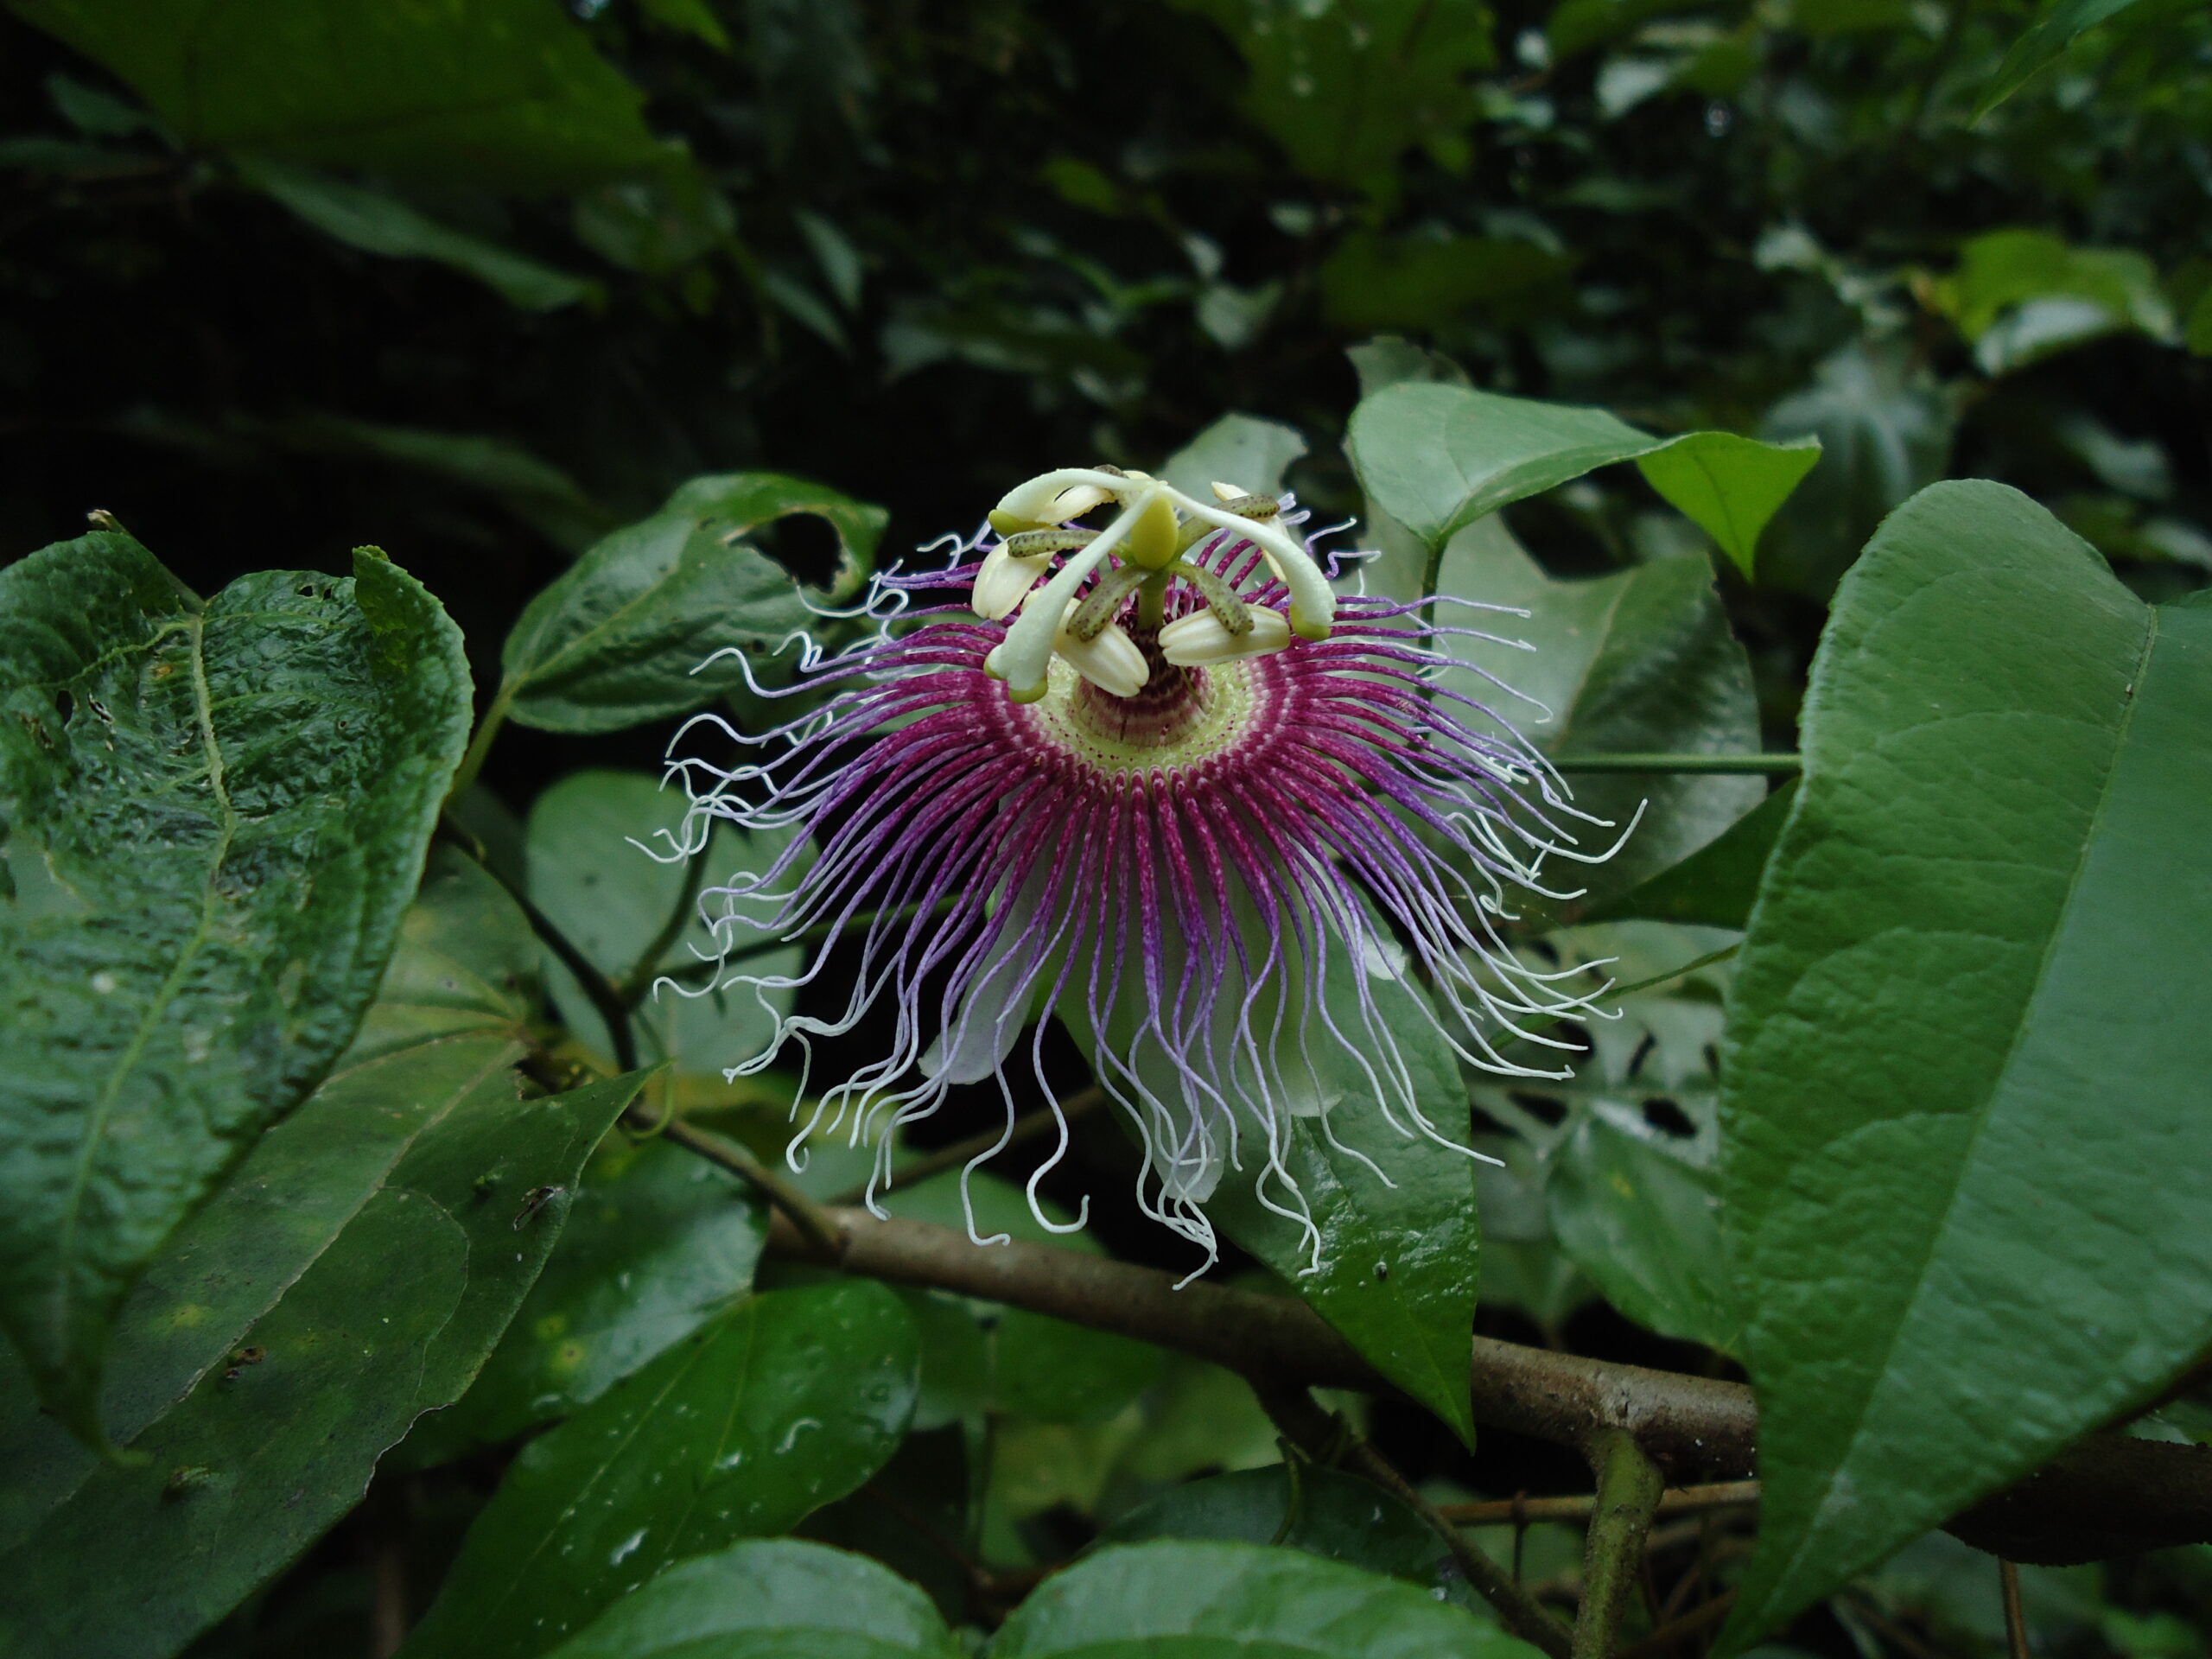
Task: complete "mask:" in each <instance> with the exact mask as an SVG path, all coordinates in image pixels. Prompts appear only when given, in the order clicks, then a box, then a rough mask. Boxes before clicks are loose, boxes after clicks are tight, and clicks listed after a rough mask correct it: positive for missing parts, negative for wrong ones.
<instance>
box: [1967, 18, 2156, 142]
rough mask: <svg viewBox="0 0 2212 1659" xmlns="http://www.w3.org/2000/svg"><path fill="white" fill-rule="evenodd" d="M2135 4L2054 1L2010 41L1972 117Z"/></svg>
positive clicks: (1985, 112) (1978, 116) (1995, 102)
mask: <svg viewBox="0 0 2212 1659" xmlns="http://www.w3.org/2000/svg"><path fill="white" fill-rule="evenodd" d="M2134 3H2135V0H2054V3H2053V4H2052V6H2051V9H2050V13H2049V14H2048V15H2047V16H2044V19H2043V20H2042V21H2041V22H2037V24H2035V25H2034V26H2033V27H2032V28H2031V29H2029V30H2028V32H2027V33H2026V34H2024V35H2021V36H2020V38H2019V39H2018V40H2017V41H2013V42H2012V50H2010V51H2009V52H2007V53H2005V60H2004V62H2002V63H2000V64H1999V65H1998V66H1997V73H1995V74H1993V75H1992V76H1991V77H1990V78H1989V85H1987V86H1985V87H1983V88H1982V89H1981V96H1980V98H1978V99H1975V100H1974V119H1976V120H1980V118H1982V117H1983V116H1985V115H1986V114H1988V113H1989V111H1992V110H1993V109H1995V108H1996V107H1997V106H1998V105H1999V104H2002V103H2003V102H2004V101H2005V99H2008V98H2010V97H2012V94H2013V93H2015V92H2018V91H2019V90H2020V88H2021V87H2023V86H2026V85H2027V84H2028V82H2029V81H2030V80H2031V79H2034V78H2035V77H2036V75H2037V74H2038V73H2041V72H2042V71H2044V69H2047V68H2049V67H2050V66H2051V65H2052V64H2054V63H2056V62H2057V61H2058V59H2059V56H2060V54H2062V53H2063V52H2064V51H2065V50H2066V48H2068V47H2069V46H2071V45H2073V44H2074V42H2075V40H2076V39H2077V38H2079V36H2080V35H2082V33H2083V32H2084V31H2085V30H2088V29H2094V28H2095V27H2096V26H2097V25H2098V24H2099V23H2101V22H2104V21H2105V19H2107V17H2112V16H2117V15H2118V14H2120V12H2123V11H2126V10H2127V9H2128V7H2130V6H2132V5H2133V4H2134Z"/></svg>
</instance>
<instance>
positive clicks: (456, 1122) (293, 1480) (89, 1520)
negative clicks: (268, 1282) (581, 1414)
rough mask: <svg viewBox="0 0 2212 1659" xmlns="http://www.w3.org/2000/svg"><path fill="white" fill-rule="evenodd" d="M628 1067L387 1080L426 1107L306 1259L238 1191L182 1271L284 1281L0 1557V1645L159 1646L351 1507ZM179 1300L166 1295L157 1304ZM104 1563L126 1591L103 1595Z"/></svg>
mask: <svg viewBox="0 0 2212 1659" xmlns="http://www.w3.org/2000/svg"><path fill="white" fill-rule="evenodd" d="M396 1080H397V1079H396V1077H394V1078H388V1079H386V1081H396ZM641 1080H642V1074H639V1073H632V1075H631V1076H629V1077H624V1078H618V1079H615V1080H614V1081H613V1082H609V1083H595V1084H587V1085H586V1086H584V1087H583V1088H581V1089H578V1090H573V1091H572V1092H570V1093H569V1094H565V1095H559V1096H554V1097H553V1098H551V1099H550V1100H530V1101H524V1100H518V1099H517V1098H516V1097H515V1090H514V1084H513V1080H512V1078H511V1077H509V1076H508V1075H507V1072H506V1070H505V1067H504V1066H503V1065H502V1066H499V1067H495V1068H494V1069H493V1071H491V1072H490V1073H489V1074H488V1075H480V1076H478V1077H476V1078H475V1079H474V1082H473V1083H471V1084H469V1085H468V1086H467V1089H466V1090H465V1092H463V1093H462V1094H461V1096H460V1097H459V1098H458V1099H454V1098H453V1097H452V1096H451V1095H450V1094H448V1093H444V1092H441V1091H439V1090H436V1089H435V1086H434V1089H433V1090H429V1091H423V1092H421V1093H415V1094H412V1095H400V1096H397V1104H398V1105H399V1106H400V1107H401V1108H402V1114H401V1115H404V1116H410V1117H413V1118H414V1119H415V1120H416V1122H418V1123H420V1122H422V1120H423V1119H424V1118H428V1119H430V1120H431V1121H430V1122H428V1123H425V1124H423V1127H422V1128H421V1130H420V1132H419V1133H418V1134H416V1135H415V1136H413V1137H412V1138H411V1139H409V1140H404V1141H401V1143H400V1147H398V1148H395V1149H396V1150H397V1152H398V1155H397V1160H396V1161H394V1162H393V1163H391V1165H390V1166H389V1167H388V1168H387V1169H386V1170H385V1171H384V1172H383V1177H384V1178H383V1179H381V1180H379V1181H378V1183H377V1184H376V1185H375V1187H374V1190H373V1191H372V1192H368V1193H367V1194H365V1196H362V1197H361V1198H359V1201H358V1203H357V1204H356V1205H355V1207H353V1209H352V1210H351V1211H349V1212H347V1213H346V1215H345V1217H344V1220H343V1224H342V1226H340V1228H339V1229H338V1230H337V1231H335V1232H334V1233H333V1234H331V1235H330V1236H328V1237H327V1240H325V1241H323V1242H321V1244H320V1246H319V1247H318V1248H317V1249H315V1250H314V1252H313V1254H312V1255H308V1256H307V1257H306V1258H305V1259H304V1260H302V1259H301V1258H300V1257H299V1256H298V1255H296V1254H294V1255H290V1256H289V1257H287V1256H279V1257H277V1259H276V1260H275V1261H273V1262H272V1261H270V1260H269V1259H268V1258H266V1257H264V1256H262V1255H260V1254H259V1251H260V1249H261V1248H262V1240H261V1237H260V1235H259V1234H258V1232H257V1230H256V1224H257V1221H258V1220H259V1216H258V1214H257V1213H256V1212H257V1211H262V1210H263V1207H264V1206H265V1205H267V1204H268V1203H269V1202H270V1199H271V1198H275V1197H276V1196H277V1194H276V1193H275V1192H273V1191H271V1192H264V1194H262V1195H261V1197H260V1203H259V1204H257V1205H251V1206H248V1205H244V1204H241V1205H237V1206H235V1207H234V1209H233V1213H232V1218H231V1219H232V1224H231V1226H230V1227H229V1228H226V1230H224V1231H223V1233H222V1234H221V1236H219V1237H217V1238H210V1239H208V1240H207V1248H206V1249H205V1251H204V1253H203V1254H202V1255H200V1256H199V1257H198V1258H197V1259H194V1260H192V1261H191V1262H189V1265H188V1268H186V1270H185V1274H181V1275H180V1276H181V1277H185V1276H187V1275H188V1276H189V1279H190V1280H191V1281H199V1282H211V1283H212V1285H213V1287H214V1288H216V1289H217V1290H218V1291H219V1292H220V1291H222V1290H223V1289H224V1288H225V1287H226V1281H228V1280H229V1278H230V1277H231V1275H232V1274H237V1275H240V1276H244V1277H249V1278H251V1279H254V1280H259V1279H260V1278H261V1275H262V1274H264V1273H269V1272H270V1271H271V1269H275V1270H276V1271H278V1272H283V1271H288V1270H289V1271H290V1272H292V1273H294V1274H296V1277H293V1278H290V1279H288V1280H285V1281H283V1282H282V1284H281V1287H279V1288H278V1290H277V1294H276V1296H275V1298H274V1300H271V1301H270V1303H269V1305H268V1306H267V1307H266V1309H265V1311H263V1312H261V1313H258V1315H257V1317H256V1318H255V1319H254V1320H253V1322H252V1324H251V1325H250V1326H249V1327H248V1328H247V1330H246V1331H245V1333H244V1340H243V1341H241V1342H240V1343H239V1344H238V1345H237V1346H236V1347H235V1348H232V1350H230V1351H229V1352H228V1353H227V1355H226V1356H225V1360H226V1362H227V1363H218V1364H210V1365H209V1366H207V1368H206V1369H204V1370H201V1371H200V1373H199V1374H198V1375H197V1376H195V1377H194V1378H193V1379H192V1381H191V1383H190V1392H188V1394H186V1395H184V1396H183V1397H182V1398H181V1400H178V1401H177V1402H175V1404H173V1405H169V1406H168V1408H166V1409H165V1410H163V1411H162V1414H160V1415H159V1416H158V1417H156V1419H155V1420H154V1421H152V1422H151V1423H149V1425H148V1426H147V1427H145V1428H144V1429H143V1431H142V1432H141V1433H139V1434H138V1435H137V1437H136V1438H135V1439H134V1440H132V1442H131V1446H130V1450H131V1452H132V1453H133V1454H134V1458H135V1459H143V1461H137V1460H134V1462H132V1463H131V1464H130V1465H118V1464H111V1463H110V1464H102V1465H99V1467H98V1468H97V1469H95V1470H93V1471H91V1472H90V1473H89V1474H87V1475H86V1476H85V1477H84V1478H83V1479H82V1480H81V1482H80V1483H79V1484H78V1485H77V1486H76V1488H75V1489H74V1490H73V1491H71V1492H70V1493H69V1495H68V1497H67V1498H66V1499H65V1500H64V1501H63V1502H62V1503H60V1504H59V1505H58V1506H57V1507H55V1508H54V1510H51V1511H50V1512H49V1513H48V1514H47V1515H45V1516H42V1517H41V1519H40V1521H39V1522H38V1527H37V1530H36V1531H35V1533H34V1534H33V1535H32V1536H31V1537H30V1539H29V1541H27V1542H25V1543H23V1544H22V1545H21V1546H20V1547H18V1548H16V1549H15V1550H13V1551H11V1552H10V1554H8V1555H7V1556H6V1557H4V1558H0V1643H4V1644H5V1645H8V1646H10V1648H11V1649H13V1650H16V1651H22V1652H43V1653H67V1654H72V1655H79V1656H83V1659H108V1656H114V1659H124V1656H142V1655H143V1656H148V1659H156V1656H164V1655H167V1654H169V1653H173V1652H175V1650H176V1649H177V1648H178V1647H180V1646H181V1645H182V1644H183V1643H184V1642H185V1641H187V1640H188V1638H190V1637H192V1636H194V1634H196V1633H197V1632H198V1631H200V1630H203V1629H205V1628H206V1627H207V1625H209V1624H213V1622H214V1621H215V1620H216V1619H218V1618H221V1617H222V1616H223V1615H224V1614H225V1613H226V1612H228V1611H230V1610H231V1609H232V1607H233V1606H235V1605H237V1604H238V1601H239V1600H240V1599H242V1598H244V1597H245V1594H246V1593H247V1592H249V1591H251V1589H252V1588H253V1587H254V1586H256V1585H257V1584H258V1583H260V1582H261V1581H262V1580H264V1579H266V1578H268V1577H269V1576H270V1575H271V1574H272V1573H276V1572H277V1570H278V1569H279V1568H281V1567H283V1566H284V1564H285V1563H286V1562H288V1561H289V1560H292V1559H293V1558H294V1557H295V1556H296V1555H297V1554H299V1553H300V1551H301V1550H302V1549H304V1548H306V1547H307V1546H308V1544H309V1543H310V1542H312V1541H314V1540H315V1538H316V1537H318V1536H320V1535H321V1533H322V1532H323V1531H324V1529H327V1527H329V1526H330V1525H331V1524H332V1523H333V1522H335V1521H337V1520H338V1519H339V1518H340V1516H343V1515H344V1514H345V1513H346V1510H350V1509H352V1508H353V1506H354V1505H355V1504H356V1503H359V1502H360V1499H361V1494H362V1493H363V1491H365V1490H366V1488H367V1486H368V1482H369V1476H370V1473H371V1471H372V1470H373V1469H374V1468H375V1466H376V1462H377V1459H378V1457H379V1456H381V1455H382V1454H383V1452H385V1449H386V1448H387V1447H389V1446H391V1445H393V1444H394V1443H395V1442H397V1440H399V1439H400V1438H401V1437H402V1436H404V1434H405V1433H407V1428H408V1425H409V1424H410V1423H411V1422H412V1421H414V1420H415V1418H416V1416H417V1415H418V1414H421V1413H422V1412H423V1411H426V1410H429V1409H430V1408H434V1407H436V1406H440V1405H443V1404H444V1403H445V1402H448V1401H449V1400H451V1399H453V1398H454V1396H455V1395H458V1394H459V1393H460V1392H461V1390H462V1389H464V1388H465V1387H467V1383H468V1380H469V1378H470V1377H471V1376H473V1375H474V1372H475V1370H476V1368H477V1366H478V1365H480V1363H482V1362H483V1358H484V1356H485V1354H486V1351H489V1349H490V1348H491V1346H492V1344H493V1342H494V1341H495V1340H497V1338H498V1337H499V1332H501V1331H502V1330H504V1329H505V1326H506V1324H507V1321H508V1320H509V1319H511V1318H512V1317H513V1314H514V1311H515V1307H516V1305H517V1304H518V1303H519V1302H520V1301H521V1300H522V1297H523V1294H524V1292H525V1291H526V1290H527V1289H529V1287H530V1284H531V1281H532V1280H533V1279H535V1278H536V1277H537V1270H538V1268H540V1267H541V1266H542V1265H543V1262H544V1261H545V1257H546V1254H547V1252H548V1251H550V1249H552V1246H553V1242H554V1240H555V1238H556V1237H557V1236H559V1233H560V1230H561V1223H562V1219H563V1213H564V1211H565V1209H566V1203H565V1198H566V1195H567V1194H568V1193H569V1192H574V1190H575V1180H576V1172H577V1171H578V1169H579V1168H581V1167H582V1163H583V1160H584V1158H585V1156H586V1154H588V1153H589V1152H590V1150H591V1148H592V1147H593V1146H594V1144H595V1143H596V1142H597V1141H598V1140H599V1138H600V1136H601V1135H603V1134H605V1133H606V1130H607V1125H608V1124H610V1123H611V1122H613V1120H614V1118H615V1117H616V1116H617V1115H619V1114H620V1112H621V1110H622V1109H623V1108H624V1107H625V1106H626V1105H627V1104H628V1103H629V1102H630V1100H631V1098H632V1096H634V1095H635V1094H636V1093H637V1090H638V1084H639V1082H640V1081H641ZM454 1081H457V1078H453V1077H448V1079H443V1080H442V1082H443V1083H444V1084H445V1087H447V1088H448V1089H449V1088H450V1087H451V1085H452V1083H453V1082H454ZM348 1082H349V1084H350V1085H351V1086H354V1087H359V1085H360V1084H362V1083H363V1082H365V1076H364V1074H362V1073H356V1074H355V1075H354V1077H353V1078H351V1079H349V1080H348ZM426 1096H427V1097H426ZM373 1098H376V1099H377V1100H378V1103H379V1104H385V1103H389V1102H391V1101H392V1099H393V1096H391V1095H387V1094H384V1093H383V1092H382V1091H381V1090H380V1091H379V1092H378V1095H377V1096H373ZM341 1099H342V1096H339V1097H334V1100H333V1105H334V1106H336V1105H338V1104H340V1100H341ZM386 1109H390V1107H389V1105H386ZM271 1185H272V1187H273V1186H274V1185H275V1183H273V1182H272V1184H271ZM226 1196H227V1194H226ZM217 1250H220V1251H221V1252H222V1253H223V1258H224V1259H222V1260H221V1261H219V1262H218V1261H216V1260H214V1259H213V1257H214V1255H215V1252H216V1251H217ZM264 1282H265V1281H264ZM196 1311H197V1307H196V1305H195V1304H194V1303H191V1302H189V1301H184V1300H181V1299H179V1300H178V1302H177V1303H176V1304H175V1306H174V1307H173V1310H172V1317H174V1318H178V1319H183V1318H188V1317H189V1316H190V1315H191V1314H192V1313H194V1312H196ZM119 1559H120V1560H128V1561H129V1562H130V1593H129V1594H128V1595H127V1596H118V1595H117V1594H115V1593H114V1582H115V1571H116V1565H115V1564H116V1562H117V1560H119Z"/></svg>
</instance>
